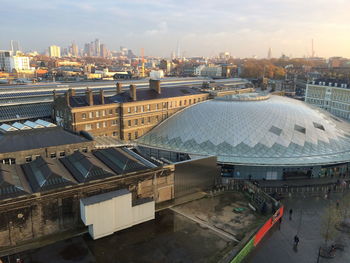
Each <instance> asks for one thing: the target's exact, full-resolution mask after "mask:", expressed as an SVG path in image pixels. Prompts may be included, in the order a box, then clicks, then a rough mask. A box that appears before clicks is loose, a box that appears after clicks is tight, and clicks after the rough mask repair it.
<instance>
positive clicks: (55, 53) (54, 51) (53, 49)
mask: <svg viewBox="0 0 350 263" xmlns="http://www.w3.org/2000/svg"><path fill="white" fill-rule="evenodd" d="M49 56H50V57H56V58H60V57H61V48H60V47H59V46H55V45H52V46H49Z"/></svg>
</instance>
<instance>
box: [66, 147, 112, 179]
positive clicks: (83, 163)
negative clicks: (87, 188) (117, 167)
mask: <svg viewBox="0 0 350 263" xmlns="http://www.w3.org/2000/svg"><path fill="white" fill-rule="evenodd" d="M91 157H92V156H90V158H89V157H88V156H87V155H86V154H84V153H81V152H75V153H73V154H71V155H69V156H66V157H64V158H61V159H60V161H61V162H62V163H63V164H64V166H65V167H66V168H67V169H68V171H69V172H70V173H71V174H72V175H73V176H74V178H75V179H76V180H77V181H78V182H79V183H83V182H88V181H91V180H98V179H103V178H106V177H111V176H114V175H115V174H113V172H112V171H110V170H109V169H108V168H107V169H106V168H102V167H100V166H99V165H98V164H97V163H96V161H95V160H96V159H95V158H91Z"/></svg>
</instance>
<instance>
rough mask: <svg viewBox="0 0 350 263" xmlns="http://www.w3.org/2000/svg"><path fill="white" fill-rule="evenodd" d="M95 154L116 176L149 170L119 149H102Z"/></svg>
mask: <svg viewBox="0 0 350 263" xmlns="http://www.w3.org/2000/svg"><path fill="white" fill-rule="evenodd" d="M93 154H94V155H95V156H96V157H97V158H98V159H99V160H100V161H101V162H103V163H104V164H105V165H107V166H108V167H109V168H110V169H111V170H112V171H113V172H115V173H116V174H124V173H130V172H136V171H140V170H145V169H148V168H149V167H148V166H146V165H145V164H143V163H141V162H140V161H138V160H137V159H135V158H134V157H132V156H130V155H129V154H127V153H126V152H124V151H122V150H120V149H118V148H107V149H101V150H98V151H94V152H93Z"/></svg>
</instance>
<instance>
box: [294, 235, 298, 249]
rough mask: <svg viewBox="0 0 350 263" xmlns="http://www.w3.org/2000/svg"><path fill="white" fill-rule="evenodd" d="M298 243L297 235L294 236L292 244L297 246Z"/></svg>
mask: <svg viewBox="0 0 350 263" xmlns="http://www.w3.org/2000/svg"><path fill="white" fill-rule="evenodd" d="M298 244H299V237H298V236H297V235H295V236H294V246H295V247H298Z"/></svg>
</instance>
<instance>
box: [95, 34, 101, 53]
mask: <svg viewBox="0 0 350 263" xmlns="http://www.w3.org/2000/svg"><path fill="white" fill-rule="evenodd" d="M100 55H101V43H100V40H99V39H97V38H96V39H95V56H96V57H99V56H100Z"/></svg>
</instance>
